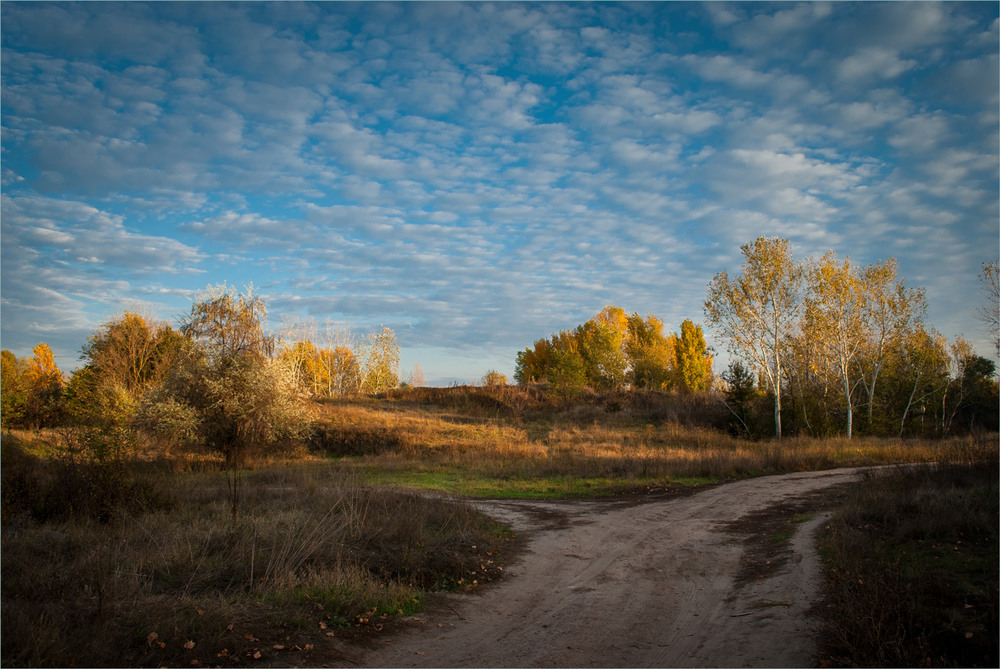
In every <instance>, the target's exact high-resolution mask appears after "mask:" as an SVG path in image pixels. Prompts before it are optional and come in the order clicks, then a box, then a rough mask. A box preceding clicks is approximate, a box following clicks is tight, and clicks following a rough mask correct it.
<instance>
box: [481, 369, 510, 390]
mask: <svg viewBox="0 0 1000 669" xmlns="http://www.w3.org/2000/svg"><path fill="white" fill-rule="evenodd" d="M482 385H483V387H485V388H502V387H503V386H506V385H507V377H506V375H504V374H501V373H500V372H498V371H497V370H495V369H491V370H490V371H488V372H486V374H485V375H484V376H483V380H482Z"/></svg>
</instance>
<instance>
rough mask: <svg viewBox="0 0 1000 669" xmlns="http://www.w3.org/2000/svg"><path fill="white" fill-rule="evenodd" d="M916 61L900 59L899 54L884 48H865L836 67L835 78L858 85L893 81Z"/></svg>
mask: <svg viewBox="0 0 1000 669" xmlns="http://www.w3.org/2000/svg"><path fill="white" fill-rule="evenodd" d="M916 64H917V63H916V61H914V60H909V59H905V60H904V59H902V58H900V57H899V53H897V52H895V51H893V50H891V49H886V48H884V47H865V48H863V49H861V50H860V51H858V52H857V53H855V54H852V55H850V56H848V57H847V58H845V59H843V60H842V61H840V63H839V64H838V65H837V78H838V79H839V80H840V81H841V82H842V83H846V84H851V85H858V84H860V83H863V82H867V81H869V80H877V79H893V78H895V77H898V76H899V75H901V74H902V73H903V72H906V71H907V70H909V69H911V68H913V67H914V66H915V65H916Z"/></svg>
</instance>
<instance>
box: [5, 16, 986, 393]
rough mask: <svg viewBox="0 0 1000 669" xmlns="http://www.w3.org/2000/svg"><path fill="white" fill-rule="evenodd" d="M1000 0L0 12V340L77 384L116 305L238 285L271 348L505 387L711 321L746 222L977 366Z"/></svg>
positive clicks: (166, 313) (168, 308) (149, 306)
mask: <svg viewBox="0 0 1000 669" xmlns="http://www.w3.org/2000/svg"><path fill="white" fill-rule="evenodd" d="M998 9H1000V5H998V3H996V2H981V3H979V2H977V3H958V2H945V3H940V4H939V3H932V2H914V3H906V2H888V3H855V2H834V3H820V2H804V3H786V2H782V3H775V4H769V3H698V2H691V3H680V2H677V3H675V2H643V3H635V4H631V3H621V4H619V3H600V2H598V3H563V2H538V3H530V2H529V3H515V2H501V3H479V2H468V3H466V2H444V3H431V2H412V3H340V2H320V3H306V4H300V3H284V2H277V3H224V2H207V3H173V2H154V3H144V2H127V3H121V4H118V3H105V2H100V3H81V4H64V3H48V2H45V3H34V2H9V1H6V0H5V1H4V2H3V3H2V4H0V30H2V56H0V58H2V60H0V70H2V72H0V79H2V81H0V85H2V90H0V121H2V135H0V146H2V152H0V161H2V182H0V188H2V194H0V198H2V208H0V225H2V230H0V243H2V259H0V274H2V276H0V290H2V307H0V340H2V346H3V348H5V349H9V350H12V351H13V352H14V353H16V354H17V355H30V353H31V349H32V347H33V346H34V345H35V344H37V343H38V342H40V341H45V342H47V343H48V344H49V345H50V346H51V348H52V349H53V351H54V353H55V356H56V361H57V363H58V364H59V366H60V368H62V369H63V370H64V371H66V370H72V369H74V368H76V367H77V366H79V365H80V364H81V363H80V360H79V356H80V349H81V347H82V346H83V345H84V343H85V342H86V338H87V336H88V335H89V334H91V333H92V332H93V331H94V330H95V329H96V328H97V327H98V326H99V325H100V324H101V323H103V322H106V321H107V320H108V319H109V318H110V317H111V316H112V315H114V314H115V313H117V312H120V311H121V310H122V309H124V308H141V309H143V310H145V311H146V312H147V313H150V314H152V315H154V316H156V317H158V318H162V319H166V320H168V321H170V322H171V323H172V324H174V325H176V324H177V319H178V317H179V316H181V315H183V314H185V313H187V312H189V310H190V306H191V303H192V299H193V298H194V297H195V296H196V295H197V294H198V293H199V292H200V291H202V290H204V289H205V288H206V287H208V286H211V285H215V284H218V283H221V282H226V283H227V284H228V285H230V286H234V287H236V288H238V289H242V288H243V287H244V286H245V285H246V284H249V283H251V282H252V283H253V285H254V287H255V289H256V290H257V292H258V293H259V294H260V295H261V296H262V297H263V298H264V299H265V300H266V301H267V303H268V305H269V311H270V320H269V327H271V328H272V329H274V330H277V329H279V328H280V327H282V325H283V324H287V323H288V322H291V321H295V320H298V321H309V320H313V321H315V322H316V323H319V324H322V323H330V324H334V325H335V327H337V328H339V329H342V330H350V331H352V332H354V333H355V334H356V335H363V334H364V333H367V332H369V331H372V330H375V329H377V328H379V327H381V326H388V327H390V328H392V329H393V330H394V331H395V332H396V335H397V337H398V341H399V344H400V349H401V367H402V371H403V373H404V377H405V376H406V374H408V373H409V372H410V370H412V368H413V366H414V365H419V366H420V368H421V369H422V371H423V375H424V379H425V382H426V383H427V384H428V385H449V384H452V383H469V382H477V381H479V380H480V379H481V378H482V376H483V375H484V374H485V373H486V372H487V371H489V370H491V369H495V370H497V371H500V372H501V373H504V374H506V375H507V376H508V377H509V378H512V377H513V371H514V365H515V360H516V355H517V352H518V351H520V350H523V349H524V348H526V347H530V346H531V345H532V343H533V342H534V341H535V340H536V339H539V338H543V337H548V336H550V335H551V334H553V333H555V332H558V331H560V330H564V329H568V328H572V327H575V326H576V325H578V324H580V323H583V322H584V321H586V320H587V319H589V318H591V317H592V316H594V315H595V314H596V313H597V312H598V311H600V310H601V308H602V307H604V306H605V305H609V304H614V305H617V306H619V307H622V308H623V309H625V310H626V311H628V312H638V313H640V314H643V315H645V314H646V313H652V314H655V315H657V316H658V317H660V318H662V319H663V320H664V322H665V326H666V329H667V330H669V331H676V330H678V329H679V326H680V323H681V321H682V320H684V319H686V318H690V319H691V320H693V321H695V322H696V323H703V322H704V320H705V318H704V311H703V302H704V299H705V294H706V287H707V285H708V283H709V281H711V279H712V277H713V275H715V274H716V273H718V272H720V271H722V270H727V271H729V272H730V274H732V273H734V272H738V271H739V269H740V265H741V256H740V246H741V245H743V244H745V243H748V242H750V241H752V240H753V239H755V238H757V237H759V236H761V235H766V236H769V237H774V236H777V237H782V238H785V239H788V240H789V242H790V246H791V249H792V252H793V253H794V255H795V257H796V258H806V257H819V256H820V255H822V254H823V253H825V252H827V251H829V250H833V251H835V252H836V253H837V254H838V255H839V256H840V257H841V258H843V257H845V256H849V257H850V258H851V260H852V261H853V262H855V263H860V264H868V263H871V262H875V261H878V260H884V259H887V258H890V257H894V258H896V259H897V262H898V265H899V271H900V275H901V276H902V277H903V278H904V279H905V281H906V284H907V285H908V286H914V287H922V288H924V289H925V290H926V292H927V301H928V304H929V309H928V318H927V320H928V322H929V324H930V325H932V326H933V327H935V328H937V329H938V330H939V331H940V332H941V333H942V334H944V335H945V336H947V337H949V338H953V337H955V336H957V335H960V334H961V335H964V336H965V337H966V338H967V339H969V341H971V342H972V343H973V344H974V346H975V348H976V350H977V351H978V352H979V353H981V354H983V355H991V356H992V354H993V346H992V345H991V344H990V341H989V339H988V337H987V333H986V329H985V327H984V326H983V325H982V324H981V323H979V322H978V321H977V320H976V319H975V316H974V311H975V309H976V307H978V306H981V305H983V304H984V298H983V296H982V292H981V290H980V286H981V284H980V282H979V280H978V274H979V272H980V271H981V266H982V264H983V263H984V262H987V261H990V260H993V259H995V258H997V256H998V254H1000V250H998V248H1000V206H998V203H1000V187H998V185H1000V176H998V166H1000V158H998V145H1000V139H998V131H1000V119H998V111H1000V95H998V87H1000V74H998V66H997V61H998V53H1000V38H998V19H997V16H998ZM706 334H707V338H708V340H709V344H711V345H713V346H715V348H716V349H718V350H719V351H720V353H721V352H722V351H723V350H724V349H725V344H724V342H722V341H719V340H716V339H715V337H714V335H713V333H712V332H711V330H708V331H707V332H706ZM720 361H724V357H722V356H720ZM717 362H718V361H717ZM716 371H717V372H718V371H721V369H717V370H716Z"/></svg>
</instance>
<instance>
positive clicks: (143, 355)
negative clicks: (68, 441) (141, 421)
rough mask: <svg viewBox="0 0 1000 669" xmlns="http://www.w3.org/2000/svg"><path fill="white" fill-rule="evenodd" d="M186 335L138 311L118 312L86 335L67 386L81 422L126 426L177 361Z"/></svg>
mask: <svg viewBox="0 0 1000 669" xmlns="http://www.w3.org/2000/svg"><path fill="white" fill-rule="evenodd" d="M183 341H184V338H183V337H182V336H181V335H180V333H178V332H177V331H176V330H174V329H173V328H171V327H170V326H169V325H168V324H167V323H165V322H160V321H156V320H154V319H153V318H151V317H150V316H148V315H146V314H143V313H140V312H138V311H125V312H123V313H121V314H119V315H116V316H113V317H112V318H111V319H109V320H108V321H107V322H106V323H104V324H103V325H101V326H100V327H99V328H98V329H97V330H96V331H95V332H94V333H93V334H92V335H90V336H89V337H88V338H87V343H86V344H85V345H84V347H83V349H82V352H81V356H80V359H81V360H83V361H84V364H83V366H82V367H80V368H79V369H77V370H76V371H75V372H73V375H72V377H71V378H70V382H69V385H68V386H67V389H66V406H67V410H68V411H69V413H70V414H71V415H72V417H73V419H74V421H75V422H77V423H81V424H86V425H93V426H103V427H104V428H105V429H106V430H112V429H124V427H123V426H122V425H113V424H114V423H125V422H127V421H128V420H129V419H130V418H131V415H132V413H133V412H134V410H135V409H136V407H137V406H138V403H139V402H140V401H141V399H142V397H143V395H145V393H146V392H147V391H148V390H149V389H150V388H152V387H155V386H156V385H157V384H158V383H159V382H160V381H161V380H162V379H163V378H164V377H165V376H166V374H167V371H168V370H169V368H170V366H171V365H172V364H173V362H174V360H175V358H176V356H177V355H178V354H179V350H180V348H181V347H182V346H183Z"/></svg>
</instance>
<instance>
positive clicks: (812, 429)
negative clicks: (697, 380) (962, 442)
mask: <svg viewBox="0 0 1000 669" xmlns="http://www.w3.org/2000/svg"><path fill="white" fill-rule="evenodd" d="M741 251H742V255H743V265H742V268H741V272H740V273H739V274H738V275H736V276H734V277H730V276H729V274H728V273H727V272H720V273H718V274H716V275H715V276H714V277H713V279H712V281H711V283H710V284H709V286H708V293H707V296H706V299H705V302H704V309H705V315H706V317H707V320H708V324H709V325H710V326H711V327H712V328H713V329H714V330H715V331H716V332H717V333H718V334H719V336H720V338H721V339H722V340H723V341H725V342H726V345H727V347H728V349H729V351H730V353H732V354H733V356H734V358H735V360H734V362H733V363H732V364H731V365H730V367H729V369H728V370H727V371H726V372H725V373H724V374H723V375H722V378H723V380H724V381H725V382H726V385H725V388H724V393H725V396H726V397H728V399H729V401H730V408H731V409H732V411H733V414H734V417H735V418H736V419H737V420H738V422H740V423H742V428H743V429H744V430H745V431H746V432H748V433H749V432H754V431H755V430H754V428H752V427H751V425H750V424H749V423H748V422H747V419H748V418H749V417H750V414H749V413H748V406H749V402H750V400H751V398H752V397H754V394H755V392H757V391H759V392H761V393H763V394H766V396H767V397H768V399H769V400H770V403H771V405H772V418H771V421H772V425H773V429H774V434H775V436H776V437H779V438H780V437H781V436H782V434H783V424H784V421H786V420H787V421H792V422H793V428H794V429H795V431H797V432H806V433H809V434H817V435H826V434H833V433H843V434H845V435H846V436H847V437H851V436H852V435H853V434H854V433H855V432H856V431H857V428H858V427H859V425H858V423H859V421H858V420H857V415H858V413H859V412H860V414H861V420H860V428H861V430H862V431H863V432H864V433H866V434H898V435H900V436H902V435H904V434H907V433H921V434H929V433H937V434H940V435H944V434H948V433H949V432H952V431H954V430H955V429H958V428H959V427H961V428H962V429H975V427H976V426H977V421H978V426H979V427H983V428H986V429H993V430H995V429H997V413H998V410H997V384H996V382H995V380H994V379H993V375H994V371H995V364H994V363H993V361H992V360H989V359H988V358H984V357H982V356H980V355H977V354H976V353H975V351H974V350H973V348H972V346H971V345H970V344H969V342H968V341H966V340H965V339H964V338H963V337H961V336H959V337H957V338H956V339H955V340H954V341H953V342H951V343H949V342H948V341H947V340H946V339H945V338H944V337H943V336H942V335H941V334H940V333H938V332H937V331H935V330H934V329H933V328H931V327H929V326H928V325H927V324H926V322H925V316H926V311H927V304H926V299H925V294H924V291H923V290H921V289H917V288H908V287H907V286H906V285H905V282H904V281H903V279H902V277H900V276H899V275H898V269H897V265H896V261H895V259H892V258H890V259H889V260H885V261H878V262H874V263H872V264H870V265H857V264H855V263H852V262H851V260H850V258H846V259H844V260H840V259H839V258H838V257H837V255H836V253H834V252H832V251H831V252H829V253H827V254H825V255H823V256H822V257H821V258H818V259H805V260H802V261H798V260H796V259H795V258H794V257H793V256H792V254H791V252H790V250H789V247H788V241H787V240H785V239H780V238H766V237H760V238H758V239H756V240H755V241H754V242H752V243H749V244H745V245H744V246H742V247H741ZM982 278H983V281H984V283H985V284H986V288H987V298H988V301H990V302H991V304H992V305H994V306H993V307H992V313H995V312H996V307H995V304H996V263H995V262H993V263H990V264H987V265H985V266H984V272H983V275H982ZM991 286H992V297H990V295H991V293H990V290H991ZM980 313H981V314H987V316H986V317H984V320H985V321H986V322H987V324H988V325H989V327H990V330H991V332H992V333H993V335H994V337H996V333H997V329H996V324H995V316H993V321H992V322H991V320H990V317H989V316H988V314H989V313H990V312H989V309H987V310H982V311H981V312H980ZM997 350H998V352H1000V343H998V345H997ZM755 375H756V379H755V378H754V377H755ZM755 382H756V384H755ZM755 385H756V387H755ZM756 422H757V423H758V424H759V423H760V422H761V421H760V418H759V417H757V419H756ZM756 429H757V430H758V431H759V426H758V427H757V428H756Z"/></svg>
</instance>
